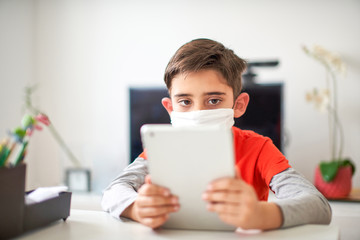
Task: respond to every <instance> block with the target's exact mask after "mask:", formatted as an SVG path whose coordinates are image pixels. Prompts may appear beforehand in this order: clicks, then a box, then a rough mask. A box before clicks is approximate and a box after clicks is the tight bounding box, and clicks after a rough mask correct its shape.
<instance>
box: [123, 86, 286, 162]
mask: <svg viewBox="0 0 360 240" xmlns="http://www.w3.org/2000/svg"><path fill="white" fill-rule="evenodd" d="M243 92H247V93H248V94H249V95H250V102H249V105H248V108H247V110H246V112H245V114H244V115H243V116H242V117H240V118H237V119H235V126H237V127H239V128H241V129H244V130H253V131H255V132H257V133H259V134H261V135H264V136H267V137H269V138H271V139H272V141H273V142H274V144H275V146H276V147H277V148H278V149H279V150H280V151H282V134H283V131H282V119H283V117H282V115H283V107H282V105H283V84H281V83H279V84H249V85H246V86H245V87H244V90H243ZM168 96H169V95H168V92H167V89H166V88H161V87H159V88H130V89H129V98H130V162H132V161H134V160H135V158H137V156H139V154H140V153H141V152H142V151H143V148H142V143H141V137H140V128H141V126H142V125H144V124H148V123H170V117H169V115H168V113H167V112H166V110H165V109H164V107H163V106H162V104H161V99H162V98H164V97H168Z"/></svg>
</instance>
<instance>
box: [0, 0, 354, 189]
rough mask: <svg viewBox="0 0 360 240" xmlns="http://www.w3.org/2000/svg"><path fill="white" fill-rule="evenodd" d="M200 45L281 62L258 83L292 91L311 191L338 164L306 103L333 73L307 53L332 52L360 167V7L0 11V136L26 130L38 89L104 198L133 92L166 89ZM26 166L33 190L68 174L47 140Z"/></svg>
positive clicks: (1, 0) (293, 138)
mask: <svg viewBox="0 0 360 240" xmlns="http://www.w3.org/2000/svg"><path fill="white" fill-rule="evenodd" d="M201 37H203V38H211V39H214V40H217V41H219V42H221V43H223V44H224V45H225V46H226V47H229V48H231V49H233V50H234V51H235V53H236V54H237V55H239V56H241V57H243V58H245V59H249V60H262V59H278V60H279V61H280V64H279V66H277V67H275V68H268V69H267V68H264V69H261V70H259V71H257V73H258V76H257V81H258V82H259V83H273V82H277V83H279V82H281V83H283V84H284V108H283V110H284V112H283V114H284V115H283V126H282V127H283V129H284V132H285V133H286V138H287V141H286V142H287V144H286V146H284V149H283V152H284V154H285V155H286V157H287V158H288V159H289V161H290V163H291V165H292V166H293V167H294V168H296V169H297V170H298V171H300V172H301V173H302V174H304V175H305V177H306V178H308V179H309V180H310V181H313V175H314V169H315V167H316V165H317V164H318V163H319V161H321V160H327V159H329V158H330V151H329V141H328V138H329V132H328V124H327V119H328V118H327V115H326V114H321V113H319V112H318V111H316V110H315V109H314V107H313V106H312V104H309V103H307V102H306V99H305V95H306V92H307V91H309V90H311V89H313V88H314V87H321V86H324V83H325V75H326V72H325V70H324V68H323V67H322V66H321V65H320V64H318V63H317V62H315V61H314V60H312V59H310V58H309V57H308V56H306V55H305V54H304V52H303V50H302V49H301V47H302V45H306V46H312V45H314V44H319V45H321V46H323V47H325V48H327V49H329V50H332V51H334V52H336V53H337V54H338V55H339V56H340V57H341V58H342V59H343V60H344V61H345V63H346V64H347V67H348V71H347V75H346V78H341V79H339V82H338V93H339V114H340V117H341V120H342V122H343V127H344V134H345V148H344V155H345V156H349V157H351V159H353V161H354V162H355V164H356V165H357V166H358V168H359V167H360V94H359V91H360V45H359V43H360V1H358V0H333V1H329V0H319V1H311V0H301V1H300V0H297V1H286V0H277V1H266V0H254V1H242V0H223V1H216V0H206V1H205V0H198V1H190V0H189V1H186V0H173V1H165V0H163V1H159V0H153V1H147V0H116V1H115V0H113V1H111V0H0V110H1V113H0V116H1V117H0V137H3V136H5V135H6V131H7V130H8V129H12V128H14V127H16V126H18V125H19V124H20V120H21V118H22V116H23V114H24V111H23V104H24V89H25V87H26V86H32V85H37V90H36V92H35V93H34V94H33V102H34V105H36V106H37V107H38V108H39V109H41V110H42V111H43V112H45V113H46V114H47V115H48V116H49V118H50V120H51V121H52V123H53V125H54V126H55V127H56V129H57V130H58V132H59V133H60V135H61V136H62V138H63V139H64V140H65V142H66V143H67V145H68V146H69V148H70V149H71V150H72V151H73V153H74V155H76V157H77V158H78V159H79V160H80V161H81V163H82V165H83V166H84V167H86V168H88V169H90V170H91V173H92V190H93V192H95V193H101V191H102V190H103V189H104V188H105V187H106V186H107V185H108V184H109V183H110V181H111V180H112V179H113V178H114V177H115V176H116V175H117V174H118V173H119V172H120V171H121V170H122V169H123V168H124V167H125V166H126V165H127V164H128V163H129V154H130V153H129V110H130V109H129V87H159V86H160V87H163V86H164V84H163V73H164V69H165V67H166V65H167V62H168V61H169V59H170V57H171V56H172V55H173V54H174V52H175V51H176V50H177V49H178V48H179V47H180V46H181V45H183V44H184V43H186V42H188V41H190V40H192V39H195V38H201ZM159 104H160V103H159ZM26 162H27V165H28V170H27V183H26V186H27V189H33V188H36V187H39V186H52V185H58V184H62V183H63V182H64V177H65V174H64V169H66V168H67V167H70V166H71V162H70V161H69V159H68V158H67V156H66V155H65V154H64V152H63V151H62V149H61V148H60V147H59V145H58V144H57V142H56V141H55V140H54V138H53V137H52V135H51V134H50V133H49V131H48V130H47V129H45V130H44V131H43V132H36V133H35V134H34V136H33V139H32V140H31V143H30V146H29V151H28V155H27V158H26ZM353 185H354V186H355V187H357V188H359V187H360V171H359V170H358V171H357V172H356V174H355V176H354V178H353Z"/></svg>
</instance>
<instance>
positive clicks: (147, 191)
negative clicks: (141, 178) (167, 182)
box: [138, 184, 170, 196]
mask: <svg viewBox="0 0 360 240" xmlns="http://www.w3.org/2000/svg"><path fill="white" fill-rule="evenodd" d="M138 193H139V194H140V195H147V196H152V195H162V196H170V191H169V189H167V188H164V187H161V186H158V185H155V184H144V185H142V186H141V188H140V189H139V190H138Z"/></svg>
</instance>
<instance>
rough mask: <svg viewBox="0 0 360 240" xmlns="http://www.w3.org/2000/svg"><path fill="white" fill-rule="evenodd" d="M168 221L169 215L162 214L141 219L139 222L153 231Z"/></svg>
mask: <svg viewBox="0 0 360 240" xmlns="http://www.w3.org/2000/svg"><path fill="white" fill-rule="evenodd" d="M168 219H169V215H168V214H164V215H161V216H158V217H150V218H143V219H141V221H140V222H141V223H142V224H144V225H146V226H149V227H151V228H153V229H154V228H157V227H160V226H161V225H163V224H164V223H165V222H166V220H168Z"/></svg>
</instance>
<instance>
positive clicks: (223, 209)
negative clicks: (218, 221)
mask: <svg viewBox="0 0 360 240" xmlns="http://www.w3.org/2000/svg"><path fill="white" fill-rule="evenodd" d="M206 208H207V210H208V211H210V212H216V213H218V214H230V215H238V213H239V212H240V206H239V205H238V204H228V203H227V204H224V203H209V204H208V205H207V206H206Z"/></svg>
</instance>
